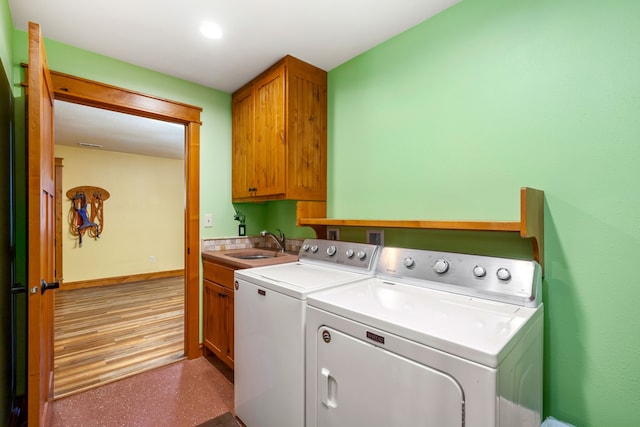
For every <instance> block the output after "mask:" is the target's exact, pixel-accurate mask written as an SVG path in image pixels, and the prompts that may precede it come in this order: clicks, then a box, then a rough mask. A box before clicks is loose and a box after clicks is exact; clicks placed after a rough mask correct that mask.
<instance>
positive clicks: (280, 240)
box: [260, 228, 285, 252]
mask: <svg viewBox="0 0 640 427" xmlns="http://www.w3.org/2000/svg"><path fill="white" fill-rule="evenodd" d="M278 233H280V237H276V235H275V234H273V233H270V232H268V231H267V230H262V232H260V235H261V236H262V237H266V236H271V237H272V238H273V240H275V242H276V245H278V249H280V252H284V242H285V238H284V233H283V232H282V231H280V229H279V228H278Z"/></svg>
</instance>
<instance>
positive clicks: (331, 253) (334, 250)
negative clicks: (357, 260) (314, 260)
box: [327, 245, 336, 256]
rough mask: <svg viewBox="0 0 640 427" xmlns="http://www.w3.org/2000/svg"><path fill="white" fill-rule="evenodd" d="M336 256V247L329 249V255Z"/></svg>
mask: <svg viewBox="0 0 640 427" xmlns="http://www.w3.org/2000/svg"><path fill="white" fill-rule="evenodd" d="M335 254H336V247H335V246H333V245H331V246H329V247H328V248H327V255H329V256H334V255H335Z"/></svg>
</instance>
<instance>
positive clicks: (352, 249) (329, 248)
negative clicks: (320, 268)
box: [298, 239, 380, 272]
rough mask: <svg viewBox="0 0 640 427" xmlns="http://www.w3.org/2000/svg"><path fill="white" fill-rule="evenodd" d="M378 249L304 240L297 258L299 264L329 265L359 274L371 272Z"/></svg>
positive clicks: (327, 241) (359, 245) (363, 245)
mask: <svg viewBox="0 0 640 427" xmlns="http://www.w3.org/2000/svg"><path fill="white" fill-rule="evenodd" d="M379 251H380V247H379V246H378V245H372V244H368V243H354V242H342V241H337V240H322V239H306V240H305V241H304V242H303V244H302V247H301V248H300V251H299V252H298V258H299V259H300V261H301V262H310V263H319V264H322V265H326V264H331V265H333V266H336V267H341V266H342V267H345V268H348V269H353V270H356V271H361V272H373V271H374V269H375V267H376V261H377V259H378V255H379Z"/></svg>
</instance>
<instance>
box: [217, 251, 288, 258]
mask: <svg viewBox="0 0 640 427" xmlns="http://www.w3.org/2000/svg"><path fill="white" fill-rule="evenodd" d="M279 254H280V253H279V252H272V253H264V252H258V253H255V252H239V253H229V254H225V255H226V256H228V257H231V258H237V259H265V258H275V257H277V256H278V255H279Z"/></svg>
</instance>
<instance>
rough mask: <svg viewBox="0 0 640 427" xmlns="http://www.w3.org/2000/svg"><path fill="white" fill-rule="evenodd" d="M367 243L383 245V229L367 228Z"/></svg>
mask: <svg viewBox="0 0 640 427" xmlns="http://www.w3.org/2000/svg"><path fill="white" fill-rule="evenodd" d="M367 243H371V244H373V245H380V246H384V230H367Z"/></svg>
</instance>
